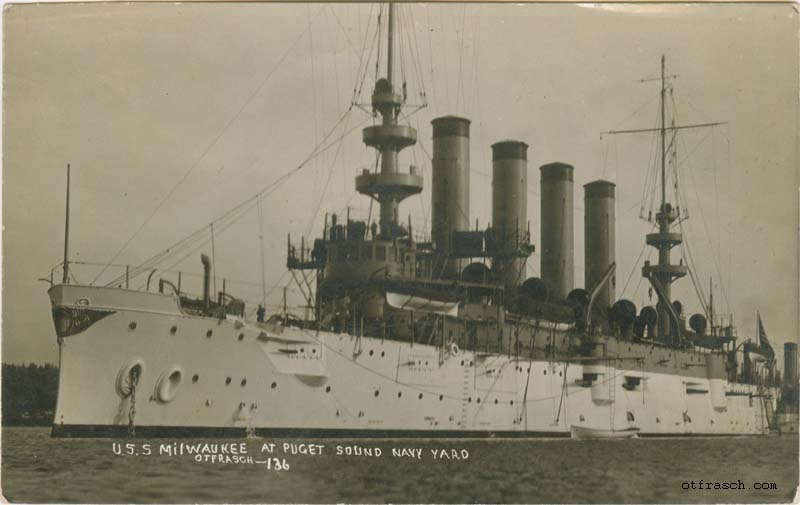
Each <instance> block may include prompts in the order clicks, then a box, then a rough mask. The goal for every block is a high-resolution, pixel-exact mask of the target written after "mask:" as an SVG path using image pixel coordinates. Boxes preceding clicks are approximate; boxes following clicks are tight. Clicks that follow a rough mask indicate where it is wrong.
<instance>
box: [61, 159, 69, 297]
mask: <svg viewBox="0 0 800 505" xmlns="http://www.w3.org/2000/svg"><path fill="white" fill-rule="evenodd" d="M69 172H70V168H69V163H67V210H66V212H65V214H66V217H65V223H64V278H63V279H62V281H61V283H62V284H69V259H68V258H69Z"/></svg>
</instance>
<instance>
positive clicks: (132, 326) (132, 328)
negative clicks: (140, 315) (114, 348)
mask: <svg viewBox="0 0 800 505" xmlns="http://www.w3.org/2000/svg"><path fill="white" fill-rule="evenodd" d="M128 329H129V330H131V331H133V330H135V329H136V321H131V322H130V324H128Z"/></svg>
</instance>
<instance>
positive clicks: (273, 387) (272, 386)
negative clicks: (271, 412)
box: [269, 382, 278, 389]
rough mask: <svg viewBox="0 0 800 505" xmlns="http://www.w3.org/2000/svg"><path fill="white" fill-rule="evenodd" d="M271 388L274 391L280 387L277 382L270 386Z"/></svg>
mask: <svg viewBox="0 0 800 505" xmlns="http://www.w3.org/2000/svg"><path fill="white" fill-rule="evenodd" d="M269 387H271V388H272V389H275V388H276V387H278V383H277V382H273V383H272V384H270V386H269Z"/></svg>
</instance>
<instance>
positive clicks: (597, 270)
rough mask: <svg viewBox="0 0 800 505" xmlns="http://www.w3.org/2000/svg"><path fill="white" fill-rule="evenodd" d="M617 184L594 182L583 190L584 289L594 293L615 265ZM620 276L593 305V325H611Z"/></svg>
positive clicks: (601, 292) (599, 293)
mask: <svg viewBox="0 0 800 505" xmlns="http://www.w3.org/2000/svg"><path fill="white" fill-rule="evenodd" d="M614 187H615V185H614V183H613V182H609V181H593V182H590V183H589V184H585V185H584V186H583V195H584V206H583V208H584V215H583V216H584V220H583V223H584V228H583V233H584V241H583V244H584V258H585V259H584V265H585V269H584V287H585V288H586V290H587V291H589V292H591V290H593V289H594V287H595V286H596V285H597V283H598V282H600V280H601V279H602V278H603V275H604V274H605V273H606V271H607V270H608V267H610V266H611V264H612V263H614V261H616V260H615V249H614V241H615V238H614V237H615V235H614V230H615V227H614V222H615V217H614ZM616 284H617V276H616V273H614V274H612V275H611V278H610V279H609V280H608V282H607V283H606V285H605V286H603V288H602V289H601V290H600V291H599V292H598V293H597V298H595V300H594V304H593V305H592V321H596V322H598V323H605V322H606V321H608V309H609V307H611V304H612V303H614V299H615V298H616V294H615V291H616V290H615V288H616Z"/></svg>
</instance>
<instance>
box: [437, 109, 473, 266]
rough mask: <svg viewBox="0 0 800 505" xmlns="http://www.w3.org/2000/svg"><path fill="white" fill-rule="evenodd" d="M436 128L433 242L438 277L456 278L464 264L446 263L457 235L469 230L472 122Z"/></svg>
mask: <svg viewBox="0 0 800 505" xmlns="http://www.w3.org/2000/svg"><path fill="white" fill-rule="evenodd" d="M431 124H432V125H433V159H432V163H431V164H432V166H433V189H432V191H431V207H432V209H433V210H432V216H431V218H432V223H431V238H432V240H433V243H434V244H435V246H436V250H437V252H438V253H439V261H438V263H437V265H436V266H435V274H436V275H439V274H440V273H441V274H442V275H443V276H444V277H457V276H458V274H459V272H461V267H462V266H463V265H462V264H461V262H462V261H461V260H458V259H449V260H448V259H447V256H448V255H450V253H451V251H452V240H453V232H454V231H468V230H469V124H470V121H469V119H464V118H461V117H456V116H444V117H440V118H436V119H434V120H433V121H431Z"/></svg>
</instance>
